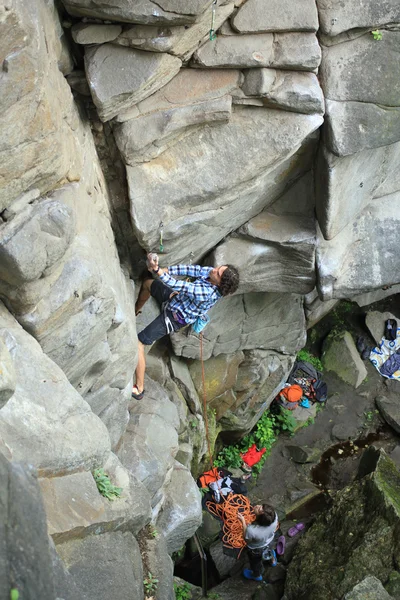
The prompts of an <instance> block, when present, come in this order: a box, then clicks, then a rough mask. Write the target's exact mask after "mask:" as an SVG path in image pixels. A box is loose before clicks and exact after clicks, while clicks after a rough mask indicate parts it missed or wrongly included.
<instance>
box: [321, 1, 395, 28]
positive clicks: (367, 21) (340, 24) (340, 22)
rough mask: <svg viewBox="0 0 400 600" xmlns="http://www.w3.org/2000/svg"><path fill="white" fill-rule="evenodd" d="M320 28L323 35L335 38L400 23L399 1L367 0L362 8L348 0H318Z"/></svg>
mask: <svg viewBox="0 0 400 600" xmlns="http://www.w3.org/2000/svg"><path fill="white" fill-rule="evenodd" d="M317 6H318V14H319V22H320V27H321V30H322V32H323V33H325V34H327V35H330V36H334V35H338V34H339V33H342V32H344V31H348V30H350V29H355V28H358V27H368V28H375V29H376V28H379V27H382V26H384V25H387V24H389V23H398V22H399V21H400V7H399V4H398V2H397V0H388V1H387V2H385V3H384V4H382V3H380V2H375V0H367V2H363V4H362V6H361V5H358V4H354V3H353V2H351V1H349V0H347V1H345V2H341V3H340V4H339V3H338V2H336V0H317Z"/></svg>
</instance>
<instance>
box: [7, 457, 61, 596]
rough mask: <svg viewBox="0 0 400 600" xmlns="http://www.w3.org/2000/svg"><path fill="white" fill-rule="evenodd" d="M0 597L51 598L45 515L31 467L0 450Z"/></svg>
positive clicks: (51, 587) (51, 576)
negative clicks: (11, 459)
mask: <svg viewBox="0 0 400 600" xmlns="http://www.w3.org/2000/svg"><path fill="white" fill-rule="evenodd" d="M0 477H1V482H2V484H1V486H0V506H1V511H0V534H1V535H0V597H1V598H4V599H7V600H8V599H9V598H10V589H13V588H14V589H17V590H18V591H19V593H20V597H23V598H26V599H27V600H37V599H38V598H41V599H42V600H54V582H53V572H52V565H51V558H50V551H49V542H48V535H47V529H46V515H45V512H44V509H43V505H42V502H41V496H40V490H39V486H38V483H37V479H36V473H35V470H34V469H33V467H31V466H24V465H21V464H10V463H9V462H8V461H7V460H6V459H5V458H4V456H3V455H2V454H1V453H0Z"/></svg>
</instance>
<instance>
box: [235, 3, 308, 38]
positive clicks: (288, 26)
mask: <svg viewBox="0 0 400 600" xmlns="http://www.w3.org/2000/svg"><path fill="white" fill-rule="evenodd" d="M232 25H233V27H234V28H235V29H236V30H237V31H239V32H240V33H250V32H263V31H272V32H274V33H275V32H278V31H317V29H318V13H317V7H316V5H315V2H314V1H313V0H306V1H305V2H304V0H295V1H294V2H293V1H292V0H285V1H284V2H281V0H268V1H267V2H266V1H265V0H248V2H246V3H245V5H244V6H242V7H241V8H240V9H239V10H238V12H237V14H236V16H235V17H234V18H233V19H232Z"/></svg>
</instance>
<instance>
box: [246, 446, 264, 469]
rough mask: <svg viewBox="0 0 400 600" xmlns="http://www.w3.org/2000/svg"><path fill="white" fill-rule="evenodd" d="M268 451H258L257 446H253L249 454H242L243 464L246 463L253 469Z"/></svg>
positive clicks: (262, 449)
mask: <svg viewBox="0 0 400 600" xmlns="http://www.w3.org/2000/svg"><path fill="white" fill-rule="evenodd" d="M266 451H267V449H266V448H261V450H257V446H256V444H253V445H252V446H251V447H250V448H249V449H248V450H247V452H245V453H244V454H241V455H240V456H241V457H242V458H243V462H245V463H246V465H247V466H248V467H253V466H254V465H256V464H257V463H258V462H260V460H261V457H262V455H263V454H265V452H266Z"/></svg>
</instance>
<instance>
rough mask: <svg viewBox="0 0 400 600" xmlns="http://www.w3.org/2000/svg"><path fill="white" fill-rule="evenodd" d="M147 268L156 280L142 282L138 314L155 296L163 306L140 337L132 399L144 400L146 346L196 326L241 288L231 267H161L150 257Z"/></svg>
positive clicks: (237, 275)
mask: <svg viewBox="0 0 400 600" xmlns="http://www.w3.org/2000/svg"><path fill="white" fill-rule="evenodd" d="M147 265H148V268H149V271H150V272H151V273H152V274H153V275H154V276H155V277H156V279H152V278H150V277H149V278H148V279H146V280H145V281H143V283H142V286H141V288H140V292H139V296H138V299H137V302H136V306H135V311H136V315H138V314H139V312H140V311H141V309H142V308H143V306H144V304H145V303H146V302H147V300H148V299H149V298H150V296H153V298H155V299H156V300H157V302H158V303H159V305H160V306H161V314H160V315H159V316H158V317H156V319H154V321H152V322H151V323H150V325H148V326H147V327H145V329H143V331H141V332H140V333H139V335H138V338H139V345H138V364H137V367H136V383H135V385H134V386H133V389H132V398H135V399H136V400H141V399H142V398H143V395H144V374H145V370H146V359H145V351H144V347H145V346H150V345H151V344H153V343H154V342H155V341H156V340H159V339H160V338H162V337H164V335H168V334H170V333H174V332H175V331H178V330H179V329H181V328H182V327H185V326H186V325H189V324H191V323H195V321H196V320H197V319H198V318H199V317H203V316H204V315H206V313H207V312H208V311H209V310H210V308H211V307H212V306H214V304H215V303H216V302H218V300H219V299H220V298H222V297H223V296H228V295H230V294H233V293H234V292H236V290H237V288H238V285H239V273H238V271H237V269H236V268H235V267H234V266H232V265H222V266H220V267H215V268H213V267H201V266H200V265H177V266H174V267H168V268H161V267H160V266H159V265H158V256H157V254H148V256H147ZM174 275H178V276H180V275H183V276H188V277H193V278H195V281H194V282H191V281H182V280H177V279H175V278H174Z"/></svg>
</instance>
